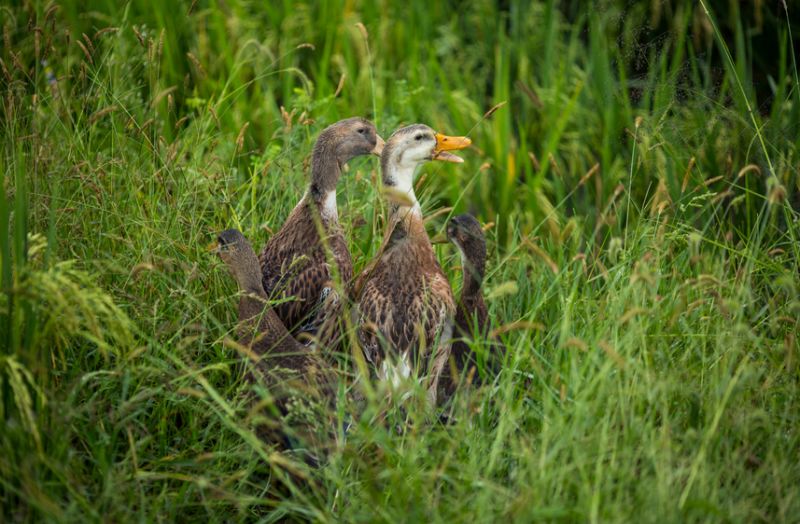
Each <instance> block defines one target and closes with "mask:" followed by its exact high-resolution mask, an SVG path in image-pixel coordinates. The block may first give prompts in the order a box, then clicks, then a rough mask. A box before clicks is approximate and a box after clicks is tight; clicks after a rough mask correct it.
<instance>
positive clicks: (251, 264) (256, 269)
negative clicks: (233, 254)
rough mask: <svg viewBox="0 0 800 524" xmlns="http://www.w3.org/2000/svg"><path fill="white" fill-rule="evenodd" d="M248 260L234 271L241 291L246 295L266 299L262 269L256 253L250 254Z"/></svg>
mask: <svg viewBox="0 0 800 524" xmlns="http://www.w3.org/2000/svg"><path fill="white" fill-rule="evenodd" d="M249 255H250V256H248V257H247V260H242V261H241V263H238V264H237V265H236V266H235V267H234V270H233V274H234V276H235V277H236V282H237V283H238V285H239V290H240V291H242V292H244V293H249V294H252V295H258V296H260V297H266V296H267V294H266V293H265V292H264V287H263V285H262V284H261V269H260V266H259V263H258V258H257V257H256V254H255V253H249Z"/></svg>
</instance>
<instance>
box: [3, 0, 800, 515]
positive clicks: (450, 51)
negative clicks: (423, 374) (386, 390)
mask: <svg viewBox="0 0 800 524" xmlns="http://www.w3.org/2000/svg"><path fill="white" fill-rule="evenodd" d="M92 4H93V5H92V7H91V9H89V8H86V7H85V6H84V3H83V2H74V1H67V0H64V1H59V2H51V3H44V2H21V3H20V4H19V5H17V4H14V5H13V6H6V5H4V6H0V26H2V38H3V44H2V50H0V97H1V98H2V102H1V103H0V107H1V108H0V129H2V137H1V138H0V148H2V155H0V162H1V163H0V169H1V170H2V177H3V184H2V191H0V261H1V263H0V269H1V271H2V273H1V274H0V279H1V282H2V286H0V349H1V350H0V419H2V430H0V520H3V521H40V520H46V521H48V520H53V521H58V520H64V521H80V522H83V521H86V520H109V521H128V520H143V521H149V520H182V521H197V520H202V519H205V520H208V521H230V520H267V521H276V520H280V519H292V520H304V519H309V520H318V521H342V520H345V521H375V520H382V521H392V522H395V521H422V522H425V521H441V522H452V521H468V522H484V521H487V522H491V521H499V520H506V519H512V520H515V521H520V522H530V521H539V520H547V521H551V520H565V521H594V522H600V521H635V522H643V521H653V522H667V521H708V520H715V521H740V522H753V521H767V522H791V521H796V520H797V518H798V517H797V516H798V515H800V462H799V461H798V456H800V431H798V424H800V398H798V395H799V394H800V374H799V373H798V371H799V370H798V360H800V351H799V350H800V347H799V346H798V331H799V330H798V322H799V321H798V319H800V299H799V298H798V297H800V262H798V260H800V256H798V255H800V243H798V238H799V237H800V223H799V222H798V207H800V177H798V145H800V133H798V129H800V80H798V66H797V57H796V56H795V53H796V49H797V48H798V39H797V36H796V35H798V34H800V23H798V9H797V8H796V7H795V6H793V5H791V3H786V4H784V3H781V2H773V3H769V2H759V1H753V2H725V1H722V0H718V1H711V0H701V1H700V2H699V3H695V2H690V1H688V0H686V1H684V0H672V1H667V2H624V1H621V0H620V1H615V0H606V1H603V2H599V3H597V5H596V6H594V7H593V8H592V9H587V8H586V4H585V3H584V2H572V1H565V2H555V1H535V2H516V1H511V2H491V1H484V0H476V1H473V2H468V3H467V4H462V3H456V4H452V5H450V4H448V3H439V2H429V1H428V2H425V1H410V2H403V3H399V2H398V3H393V2H343V1H331V2H322V3H320V5H317V3H316V2H308V3H294V2H266V3H263V2H248V1H246V0H229V1H226V2H220V3H218V4H217V3H213V2H212V3H207V2H202V1H201V2H188V1H187V2H179V3H177V4H175V3H171V2H152V3H151V2H148V1H145V0H131V1H130V2H127V3H124V4H119V3H118V2H112V1H107V2H106V1H100V2H92ZM767 4H769V5H767ZM787 4H789V5H787ZM352 115H364V116H367V117H369V118H371V119H373V120H374V121H375V122H376V124H377V126H378V128H379V131H380V132H381V134H382V135H383V136H387V135H389V134H390V133H391V131H392V130H393V129H395V128H396V127H398V126H399V125H401V124H406V123H412V122H424V123H426V124H429V125H431V126H433V127H435V128H437V129H440V130H442V131H444V132H449V133H451V134H458V135H460V134H469V135H470V136H471V137H472V138H473V140H474V144H475V146H474V148H472V149H471V150H470V151H466V152H464V154H463V155H462V156H464V157H465V159H466V163H465V164H462V165H460V166H441V165H430V166H427V167H425V168H424V169H423V172H422V173H421V175H420V176H419V183H418V186H419V191H418V195H419V196H420V200H421V201H422V205H423V208H424V212H425V214H426V215H427V216H430V217H431V219H430V221H429V224H430V233H431V234H432V235H433V234H435V233H437V232H440V231H442V229H443V225H444V223H445V220H446V219H447V217H449V216H451V215H452V214H454V213H460V212H464V211H470V212H473V213H474V214H476V215H477V216H478V217H479V219H480V220H481V221H482V222H483V223H491V224H493V226H491V227H490V228H489V229H488V233H487V235H488V239H489V251H490V252H489V263H488V267H489V273H488V275H487V282H486V293H487V295H488V297H489V298H488V304H489V309H490V314H491V315H492V317H493V318H494V323H495V327H496V329H497V332H498V333H500V336H501V337H502V338H503V339H504V342H505V344H506V346H507V347H508V350H509V351H508V353H509V358H508V361H507V362H506V364H505V367H504V369H503V371H502V373H501V374H500V375H499V376H498V377H497V378H496V379H495V380H493V381H490V383H489V384H488V385H487V386H486V387H485V388H483V389H482V390H480V391H476V392H472V393H470V394H464V395H461V396H460V397H459V398H458V399H457V402H455V404H454V406H453V407H452V410H453V415H454V416H453V417H452V419H453V420H454V422H453V423H452V424H451V425H442V424H439V423H431V422H430V420H428V419H426V418H425V414H424V413H423V410H422V409H414V405H413V403H412V404H409V406H406V409H404V410H397V413H390V414H389V415H388V416H389V420H392V419H391V417H393V416H394V417H401V416H406V417H407V419H408V420H406V421H404V425H405V427H406V429H405V431H404V432H402V433H398V432H397V431H396V427H395V425H393V424H385V423H379V422H377V421H378V420H380V419H381V417H379V412H380V411H381V409H382V406H381V405H380V403H379V402H377V401H375V402H370V403H369V405H368V407H367V409H366V411H365V413H364V414H363V416H362V417H361V418H360V419H358V420H355V421H353V426H352V428H351V429H350V431H349V432H348V434H347V439H346V441H344V442H343V443H341V445H339V446H336V447H335V448H334V449H332V450H331V452H330V457H329V461H328V462H327V463H326V464H324V465H323V466H322V467H320V468H318V469H309V468H308V467H307V466H305V464H303V463H302V462H301V461H298V460H296V459H295V458H294V457H292V456H291V455H290V454H282V453H279V452H277V451H276V450H274V449H273V448H272V447H270V446H267V445H265V444H263V443H262V442H260V441H259V440H258V438H257V437H256V436H255V434H254V433H253V432H252V429H251V427H252V425H251V424H250V420H251V418H252V417H253V416H255V415H254V414H253V413H252V411H251V410H250V408H249V406H248V405H247V402H246V400H245V395H244V393H245V392H246V391H245V390H246V389H247V388H248V386H247V385H246V381H245V380H244V379H243V371H242V369H243V367H242V365H241V363H242V356H241V355H240V354H239V353H238V352H237V351H236V349H235V344H232V343H231V342H230V341H231V338H232V335H233V333H232V330H233V327H234V324H235V311H236V310H235V301H236V297H235V294H236V292H235V289H234V286H233V282H232V280H231V279H230V278H229V276H228V275H227V274H226V272H225V271H224V268H222V267H221V265H220V263H219V262H218V261H217V260H216V258H215V257H214V256H213V255H212V254H211V253H209V251H208V245H209V244H210V243H211V242H212V241H213V239H214V238H215V233H216V232H218V231H220V230H222V229H225V228H228V227H236V228H239V229H241V230H242V231H243V232H244V233H245V235H247V236H248V237H249V238H250V239H251V240H252V241H253V243H254V245H255V246H256V247H257V248H258V247H260V246H261V245H263V243H264V242H265V241H266V239H267V238H268V237H269V235H270V234H271V232H273V231H275V230H276V229H277V228H278V227H280V224H281V223H282V221H283V219H284V218H285V217H286V215H287V214H288V212H289V211H290V210H291V209H292V207H293V206H294V205H295V203H296V201H297V199H298V198H299V197H300V195H301V194H302V192H303V191H304V185H305V183H306V177H305V172H306V167H307V163H308V155H309V153H310V150H311V146H312V144H313V141H314V139H315V137H316V135H317V134H318V132H319V131H320V130H321V129H322V128H323V127H325V126H326V125H327V124H329V123H332V122H333V121H335V120H337V119H339V118H344V117H348V116H352ZM377 171H378V164H377V162H376V161H375V160H374V159H367V158H364V159H360V160H358V161H354V162H352V163H351V165H350V166H349V170H348V172H347V173H346V174H345V175H344V176H343V178H342V180H341V182H340V186H339V187H340V190H339V209H340V220H341V222H342V224H343V226H344V228H345V230H346V231H347V232H348V238H349V241H350V247H351V251H352V253H353V257H354V262H355V266H356V267H355V269H356V270H357V271H358V270H359V269H360V268H361V267H363V266H364V264H366V263H367V261H368V260H369V259H370V258H371V257H372V256H373V255H374V253H375V251H376V249H377V246H378V244H379V242H380V239H381V235H382V228H383V225H384V221H385V216H386V207H385V203H384V202H383V201H382V199H381V191H380V187H379V179H380V177H379V175H378V172H377ZM437 250H438V254H439V259H440V261H441V263H442V265H443V267H444V268H445V270H446V272H447V273H448V274H449V275H450V276H451V280H452V282H453V283H454V285H455V286H456V288H457V287H458V282H459V281H460V275H461V272H460V268H459V267H458V265H459V264H460V262H459V260H458V257H457V256H456V253H455V252H454V250H453V249H452V247H450V246H442V247H439V248H437ZM456 292H458V291H457V290H456ZM480 345H481V344H480V343H479V342H478V343H475V346H476V349H480ZM350 349H354V348H350ZM343 361H344V362H346V359H343ZM352 371H353V370H352V369H349V368H347V367H344V368H343V369H342V372H343V373H342V375H343V377H347V376H349V374H351V373H352ZM348 384H349V381H348V380H345V379H343V380H342V385H341V391H342V393H343V394H344V390H345V388H346V387H347V385H348ZM340 415H341V414H340ZM381 415H385V414H381ZM339 418H340V420H341V419H342V418H343V415H342V416H340V417H339Z"/></svg>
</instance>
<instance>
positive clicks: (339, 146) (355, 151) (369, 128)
mask: <svg viewBox="0 0 800 524" xmlns="http://www.w3.org/2000/svg"><path fill="white" fill-rule="evenodd" d="M318 149H322V150H324V152H325V154H326V155H332V156H333V157H335V158H336V160H337V161H338V162H339V164H340V165H341V164H345V163H347V162H348V161H349V160H351V159H352V158H355V157H357V156H361V155H369V154H374V155H377V156H380V155H381V152H382V151H383V139H382V138H381V137H380V136H379V135H378V132H377V130H376V129H375V124H373V123H372V122H370V121H369V120H367V119H365V118H361V117H353V118H347V119H345V120H339V121H338V122H336V123H335V124H333V125H330V126H328V127H326V128H325V129H324V130H323V131H322V133H320V135H319V138H317V143H316V145H315V146H314V153H315V155H316V152H317V150H318Z"/></svg>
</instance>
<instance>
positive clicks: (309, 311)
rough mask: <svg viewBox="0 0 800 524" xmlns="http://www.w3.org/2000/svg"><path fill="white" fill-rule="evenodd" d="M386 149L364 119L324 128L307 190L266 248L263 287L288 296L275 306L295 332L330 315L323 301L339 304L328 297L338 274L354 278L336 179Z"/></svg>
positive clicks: (274, 294) (278, 295) (273, 294)
mask: <svg viewBox="0 0 800 524" xmlns="http://www.w3.org/2000/svg"><path fill="white" fill-rule="evenodd" d="M382 149H383V140H382V139H381V137H380V136H378V134H377V132H376V131H375V126H374V125H373V124H372V123H371V122H369V121H368V120H365V119H363V118H348V119H347V120H342V121H339V122H337V123H335V124H333V125H331V126H329V127H328V128H326V129H325V130H324V131H322V133H321V134H320V135H319V138H318V139H317V142H316V144H315V145H314V150H313V153H312V156H311V182H310V184H309V186H308V189H307V190H306V193H305V194H304V195H303V197H302V198H301V199H300V202H299V203H298V204H297V206H295V208H294V209H293V210H292V212H291V213H290V214H289V217H288V218H287V219H286V222H285V223H284V224H283V226H282V227H281V229H280V231H278V232H277V233H276V234H275V235H274V236H273V237H272V238H271V239H270V240H269V242H267V245H266V246H265V247H264V249H263V250H262V252H261V255H260V257H259V262H260V264H261V272H262V284H263V286H264V291H266V293H267V295H268V296H269V297H271V298H273V299H284V300H285V301H284V302H282V303H280V304H278V305H276V306H275V313H276V314H277V317H278V318H279V319H280V320H281V321H282V322H283V324H284V325H285V326H286V327H288V328H289V330H290V331H291V332H292V333H295V334H297V333H299V332H300V331H308V330H309V329H310V330H312V331H313V330H314V328H315V327H319V326H320V325H321V324H322V323H324V322H325V319H326V318H328V317H330V316H331V313H330V312H326V311H324V309H322V310H320V305H321V304H331V303H334V302H335V301H334V300H331V299H330V297H329V296H328V295H330V293H331V292H332V291H334V287H333V286H332V281H333V280H334V277H335V275H336V274H337V273H338V276H339V278H340V279H341V281H342V282H345V283H347V282H349V281H350V280H351V279H352V276H353V263H352V259H351V257H350V251H349V250H348V248H347V242H346V241H345V238H344V235H343V234H342V231H341V228H340V227H339V216H338V211H337V207H336V183H337V182H338V180H339V176H340V175H341V172H342V166H343V165H344V164H345V163H346V162H348V161H349V160H350V159H352V158H354V157H356V156H360V155H366V154H370V153H372V154H376V155H380V153H381V150H382ZM329 253H330V255H331V256H330V257H329V255H328V254H329ZM331 262H333V263H334V264H335V266H336V267H335V268H333V267H332V266H331Z"/></svg>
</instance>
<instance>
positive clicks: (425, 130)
mask: <svg viewBox="0 0 800 524" xmlns="http://www.w3.org/2000/svg"><path fill="white" fill-rule="evenodd" d="M471 143H472V140H470V139H469V138H467V137H465V136H447V135H444V134H442V133H437V132H436V131H434V130H433V129H431V128H430V127H428V126H426V125H424V124H413V125H410V126H407V127H403V128H400V129H398V130H397V131H395V132H394V133H393V134H392V136H391V137H389V140H388V141H387V142H386V145H385V146H384V148H383V154H382V155H381V171H382V176H383V184H384V185H385V186H388V187H391V188H394V189H395V190H396V191H398V192H401V193H406V194H407V195H408V196H409V197H411V198H412V199H413V200H414V201H416V198H415V197H414V192H413V181H414V180H413V179H414V173H415V172H416V169H417V167H419V166H420V165H421V164H423V163H424V162H427V161H429V160H441V161H444V162H455V163H460V162H463V160H462V159H461V158H460V157H458V156H456V155H454V154H452V153H450V151H454V150H457V149H464V148H466V147H468V146H469V145H470V144H471Z"/></svg>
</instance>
